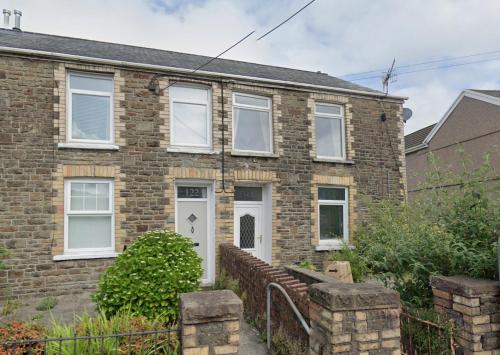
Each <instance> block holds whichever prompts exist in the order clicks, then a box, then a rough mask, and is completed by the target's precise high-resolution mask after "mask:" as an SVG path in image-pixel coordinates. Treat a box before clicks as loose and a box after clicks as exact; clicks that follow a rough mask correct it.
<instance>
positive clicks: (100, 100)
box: [68, 73, 113, 143]
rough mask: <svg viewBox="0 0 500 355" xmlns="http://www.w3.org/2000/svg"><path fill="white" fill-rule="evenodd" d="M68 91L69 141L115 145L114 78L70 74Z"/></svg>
mask: <svg viewBox="0 0 500 355" xmlns="http://www.w3.org/2000/svg"><path fill="white" fill-rule="evenodd" d="M68 87H69V91H68V117H69V120H68V141H69V142H81V143H112V142H113V119H112V117H113V78H112V77H109V76H104V75H95V74H82V73H70V74H69V76H68Z"/></svg>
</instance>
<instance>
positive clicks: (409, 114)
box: [403, 107, 413, 123]
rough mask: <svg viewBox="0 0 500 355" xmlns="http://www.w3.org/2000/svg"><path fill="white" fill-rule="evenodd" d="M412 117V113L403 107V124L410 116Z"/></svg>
mask: <svg viewBox="0 0 500 355" xmlns="http://www.w3.org/2000/svg"><path fill="white" fill-rule="evenodd" d="M412 115H413V111H412V110H410V109H409V108H406V107H403V122H405V123H406V122H407V121H408V120H409V119H410V118H411V116H412Z"/></svg>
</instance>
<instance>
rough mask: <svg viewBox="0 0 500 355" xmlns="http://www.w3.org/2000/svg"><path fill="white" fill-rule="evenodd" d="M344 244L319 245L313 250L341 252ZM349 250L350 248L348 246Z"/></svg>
mask: <svg viewBox="0 0 500 355" xmlns="http://www.w3.org/2000/svg"><path fill="white" fill-rule="evenodd" d="M343 247H344V244H342V243H335V244H320V245H316V247H315V248H314V249H315V250H316V251H330V250H342V248H343ZM349 247H350V248H351V246H349Z"/></svg>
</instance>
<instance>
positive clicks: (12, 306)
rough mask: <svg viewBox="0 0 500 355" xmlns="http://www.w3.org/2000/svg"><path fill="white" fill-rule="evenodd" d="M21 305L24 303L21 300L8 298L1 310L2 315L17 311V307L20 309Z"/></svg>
mask: <svg viewBox="0 0 500 355" xmlns="http://www.w3.org/2000/svg"><path fill="white" fill-rule="evenodd" d="M21 306H22V304H21V302H20V301H18V300H13V299H10V298H7V299H6V300H5V301H4V303H3V305H2V310H1V311H0V315H1V316H8V315H10V314H12V313H14V312H15V311H17V309H19V308H20V307H21Z"/></svg>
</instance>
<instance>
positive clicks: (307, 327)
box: [266, 282, 311, 350]
mask: <svg viewBox="0 0 500 355" xmlns="http://www.w3.org/2000/svg"><path fill="white" fill-rule="evenodd" d="M272 287H275V288H277V289H278V290H280V291H281V293H282V294H283V296H285V299H286V300H287V302H288V304H289V305H290V307H292V310H293V312H294V313H295V315H296V316H297V318H299V320H300V323H301V324H302V327H303V328H304V329H305V331H306V332H307V334H311V327H309V324H307V322H306V320H305V319H304V317H303V316H302V314H300V312H299V310H298V308H297V306H295V303H293V301H292V299H291V298H290V296H288V293H287V292H286V290H285V289H284V288H283V287H282V286H281V285H279V284H277V283H275V282H270V283H269V284H268V285H267V286H266V291H267V314H266V318H267V349H268V350H271V288H272Z"/></svg>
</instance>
